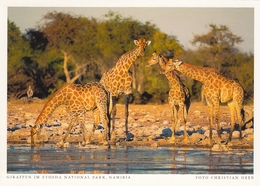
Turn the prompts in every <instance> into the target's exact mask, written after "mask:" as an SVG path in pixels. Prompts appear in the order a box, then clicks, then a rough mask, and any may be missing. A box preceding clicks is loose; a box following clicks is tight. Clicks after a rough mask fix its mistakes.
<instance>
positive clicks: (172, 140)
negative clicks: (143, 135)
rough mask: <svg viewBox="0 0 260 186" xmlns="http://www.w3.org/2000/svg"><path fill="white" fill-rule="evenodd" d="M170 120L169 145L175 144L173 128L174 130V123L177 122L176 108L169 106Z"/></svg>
mask: <svg viewBox="0 0 260 186" xmlns="http://www.w3.org/2000/svg"><path fill="white" fill-rule="evenodd" d="M170 105H171V111H172V112H171V119H172V136H171V138H170V139H169V142H170V143H175V128H176V122H177V121H178V120H177V118H178V117H177V114H178V113H177V109H176V106H175V105H173V104H171V103H170Z"/></svg>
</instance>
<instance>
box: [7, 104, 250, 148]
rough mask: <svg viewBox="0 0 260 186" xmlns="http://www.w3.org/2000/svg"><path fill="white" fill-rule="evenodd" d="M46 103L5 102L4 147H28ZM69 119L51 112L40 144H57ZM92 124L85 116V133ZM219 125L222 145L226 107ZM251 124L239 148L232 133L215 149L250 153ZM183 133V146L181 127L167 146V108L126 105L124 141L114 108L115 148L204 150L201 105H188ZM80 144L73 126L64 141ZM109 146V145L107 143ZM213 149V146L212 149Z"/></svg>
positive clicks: (205, 119)
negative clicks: (229, 141)
mask: <svg viewBox="0 0 260 186" xmlns="http://www.w3.org/2000/svg"><path fill="white" fill-rule="evenodd" d="M45 103H46V100H35V101H33V102H32V103H28V102H25V103H24V102H22V101H11V102H8V108H7V112H8V113H7V114H8V120H7V142H8V143H28V144H30V126H33V125H34V122H35V121H36V118H37V117H38V115H39V114H40V112H41V110H42V108H43V106H44V104H45ZM244 108H245V111H246V121H248V120H250V119H252V117H253V109H254V108H253V106H244ZM69 121H70V118H69V116H68V115H67V114H66V112H65V110H64V107H63V106H61V107H59V108H57V109H56V110H55V112H54V113H53V114H52V116H51V117H50V118H49V120H48V122H47V124H46V126H45V127H44V128H43V129H42V133H41V140H42V141H43V142H44V143H53V144H55V143H57V142H59V141H61V139H62V136H63V135H64V133H65V132H66V129H67V126H68V125H69ZM92 124H93V114H92V112H88V113H87V115H86V125H85V128H86V131H90V130H91V128H92ZM220 124H221V128H222V134H221V138H222V139H223V141H225V140H226V139H227V137H228V134H229V128H230V114H229V109H228V107H227V106H221V108H220ZM251 126H252V122H249V123H248V124H247V129H246V130H244V131H243V133H242V135H243V140H242V145H241V143H239V140H238V135H239V132H238V131H237V130H236V131H234V132H233V139H232V144H233V145H232V146H228V147H226V146H224V148H222V147H221V146H217V150H225V149H226V148H233V149H234V148H236V149H238V148H243V149H253V142H254V129H253V128H252V127H251ZM186 128H187V131H188V134H189V143H188V144H183V141H182V139H183V126H180V125H178V126H177V127H176V132H175V136H176V140H175V143H169V140H168V139H169V137H170V136H169V135H170V132H171V130H170V129H171V114H170V107H169V105H168V104H164V105H133V104H130V105H129V131H130V133H131V135H130V136H128V137H129V139H130V141H126V140H125V139H126V135H125V132H124V129H125V128H124V105H121V104H117V115H116V142H115V143H113V144H114V145H118V146H125V145H129V146H150V147H152V148H157V147H160V146H191V147H208V146H207V143H206V141H207V139H208V134H209V130H208V129H209V121H208V111H207V106H206V105H205V104H203V103H199V102H198V103H197V102H192V104H191V107H190V110H189V113H188V118H187V127H186ZM213 128H214V130H213V139H214V138H215V137H216V136H217V131H216V130H215V129H216V125H214V127H213ZM101 132H102V130H96V131H95V133H94V134H95V135H94V139H93V140H94V141H93V145H101V144H99V140H100V136H101ZM81 140H82V134H81V129H80V126H79V125H78V124H75V125H74V127H73V128H72V130H71V133H70V135H69V137H68V139H67V141H68V142H69V143H76V144H78V143H79V142H80V141H81ZM111 144H112V143H111ZM214 147H216V145H214Z"/></svg>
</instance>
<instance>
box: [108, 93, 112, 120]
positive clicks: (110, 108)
mask: <svg viewBox="0 0 260 186" xmlns="http://www.w3.org/2000/svg"><path fill="white" fill-rule="evenodd" d="M108 97H109V101H108V102H109V103H108V104H109V108H108V113H109V115H111V112H112V109H113V102H112V94H111V93H110V92H108Z"/></svg>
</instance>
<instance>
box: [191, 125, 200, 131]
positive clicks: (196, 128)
mask: <svg viewBox="0 0 260 186" xmlns="http://www.w3.org/2000/svg"><path fill="white" fill-rule="evenodd" d="M199 129H201V126H199V125H195V126H193V130H195V131H197V130H199Z"/></svg>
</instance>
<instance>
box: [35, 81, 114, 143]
mask: <svg viewBox="0 0 260 186" xmlns="http://www.w3.org/2000/svg"><path fill="white" fill-rule="evenodd" d="M61 105H65V108H66V112H67V113H68V114H69V115H70V117H71V121H70V124H69V127H68V129H67V133H66V134H65V136H64V137H63V139H62V141H61V142H59V143H58V144H57V146H58V147H63V146H64V143H65V141H66V139H67V137H68V134H69V133H70V130H71V129H72V127H73V125H74V123H75V122H76V121H77V119H78V121H79V124H80V126H81V130H82V134H83V142H82V144H83V145H85V144H86V142H87V143H90V140H91V137H92V135H93V133H94V131H95V128H96V127H97V125H98V123H99V121H101V122H102V123H103V125H104V128H105V134H104V145H107V144H108V137H107V136H108V134H109V129H108V122H109V114H108V112H107V109H108V108H107V107H108V97H107V92H106V90H105V89H104V87H103V86H102V85H101V84H100V83H98V82H92V83H88V84H85V85H80V84H66V85H64V86H63V87H62V88H60V89H59V90H58V91H57V92H56V93H55V94H54V95H53V96H52V97H51V98H50V100H49V101H48V102H47V103H46V104H45V106H44V107H43V109H42V111H41V113H40V114H39V116H38V118H37V119H36V122H35V125H34V126H33V127H31V144H32V146H34V145H35V141H36V140H37V138H38V137H39V135H40V132H41V129H42V127H43V125H44V124H45V123H46V122H47V120H48V118H49V117H50V116H51V114H52V113H53V112H54V110H55V109H56V108H57V107H59V106H61ZM87 111H93V113H94V125H93V128H92V131H91V132H92V133H91V135H90V137H89V139H88V140H87V141H86V137H85V127H84V119H85V118H84V117H85V113H86V112H87Z"/></svg>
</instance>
